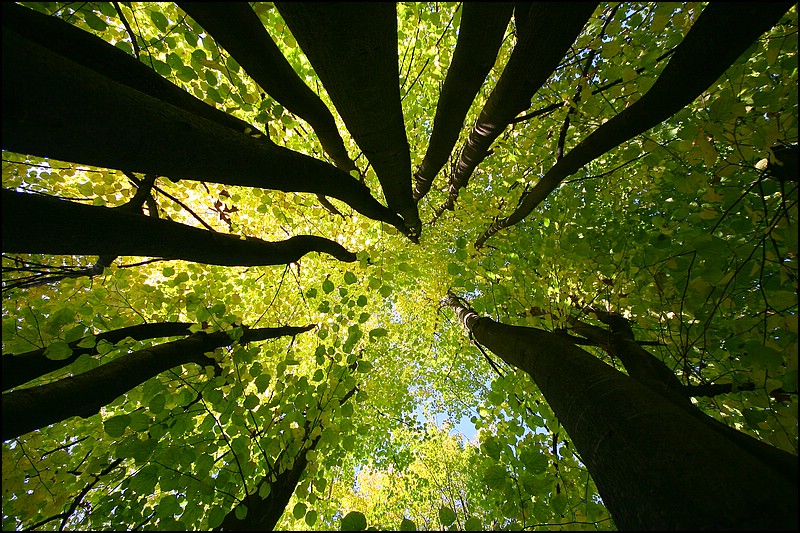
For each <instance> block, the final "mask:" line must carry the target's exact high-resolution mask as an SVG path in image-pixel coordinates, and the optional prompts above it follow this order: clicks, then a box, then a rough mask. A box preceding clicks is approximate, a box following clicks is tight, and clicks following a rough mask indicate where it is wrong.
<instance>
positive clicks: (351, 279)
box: [344, 270, 358, 285]
mask: <svg viewBox="0 0 800 533" xmlns="http://www.w3.org/2000/svg"><path fill="white" fill-rule="evenodd" d="M356 281H358V279H357V278H356V275H355V274H353V273H352V272H350V271H349V270H348V271H347V272H345V274H344V282H345V283H347V284H348V285H352V284H353V283H355V282H356Z"/></svg>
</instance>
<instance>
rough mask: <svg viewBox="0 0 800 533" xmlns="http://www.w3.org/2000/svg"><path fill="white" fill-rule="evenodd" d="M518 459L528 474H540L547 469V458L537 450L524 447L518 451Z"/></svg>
mask: <svg viewBox="0 0 800 533" xmlns="http://www.w3.org/2000/svg"><path fill="white" fill-rule="evenodd" d="M520 460H521V461H522V464H524V465H525V471H526V472H528V473H530V474H533V475H535V474H540V473H542V472H544V471H545V470H546V469H547V463H548V459H547V457H546V456H545V455H544V454H543V453H541V452H539V451H535V450H530V449H524V450H522V452H520Z"/></svg>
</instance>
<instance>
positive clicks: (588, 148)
mask: <svg viewBox="0 0 800 533" xmlns="http://www.w3.org/2000/svg"><path fill="white" fill-rule="evenodd" d="M791 6H792V3H791V2H785V3H768V2H764V3H760V4H754V3H744V4H738V3H737V4H732V3H727V2H726V3H724V4H723V3H714V2H712V3H710V4H709V5H708V6H706V8H705V9H704V10H703V12H702V13H701V14H700V17H699V18H698V19H697V22H695V23H694V25H693V26H692V27H691V29H690V30H689V33H687V34H686V37H684V39H683V41H682V42H681V44H680V45H678V47H677V49H676V50H675V53H674V54H673V55H672V57H671V58H670V61H669V63H667V66H666V67H664V70H663V71H662V72H661V75H660V76H659V77H658V79H657V80H656V82H655V83H654V84H653V86H652V87H651V88H650V90H649V91H647V93H645V94H644V96H642V97H641V98H640V99H639V100H637V101H636V102H634V103H633V104H631V105H630V106H629V107H628V108H626V109H625V110H624V111H622V112H621V113H620V114H618V115H617V116H615V117H613V118H612V119H611V120H609V121H608V122H606V123H605V124H603V125H602V126H600V127H599V128H597V130H595V131H594V132H593V133H592V134H591V135H589V136H588V137H587V138H585V139H584V140H582V141H581V142H580V143H578V145H577V146H575V148H573V149H572V150H571V151H570V152H569V153H567V155H566V156H564V157H563V158H562V159H561V160H559V161H558V162H557V163H556V164H555V165H554V166H553V167H551V168H550V170H548V171H547V173H546V174H545V175H544V176H543V177H542V178H541V179H540V180H539V182H538V183H537V184H536V185H535V186H534V187H533V189H531V190H530V191H529V192H527V193H526V194H525V195H524V196H523V197H522V200H521V203H520V205H519V207H517V209H516V210H515V211H514V212H513V213H511V215H509V216H508V217H507V218H504V219H501V220H498V221H497V222H495V223H494V224H492V225H491V226H490V227H489V228H488V229H487V230H486V232H485V233H484V234H483V235H481V237H479V238H478V240H477V241H476V243H475V246H476V247H478V248H479V247H481V246H482V245H483V244H484V243H485V242H486V240H487V239H488V238H489V237H491V236H492V235H494V234H495V233H497V232H498V231H500V230H501V229H503V228H507V227H509V226H512V225H514V224H516V223H518V222H520V221H521V220H522V219H524V218H525V217H526V216H528V215H529V214H530V213H531V211H533V210H534V209H535V208H536V207H537V206H538V205H539V204H540V203H541V202H542V201H543V200H544V199H545V198H546V197H547V195H548V194H550V192H552V191H553V190H554V189H555V188H556V187H558V185H559V184H560V183H561V182H562V181H563V180H564V179H565V178H566V177H567V176H570V175H572V174H574V173H575V172H577V171H578V170H580V168H581V167H583V166H584V165H586V164H587V163H589V162H590V161H592V160H593V159H595V158H597V157H599V156H601V155H603V154H604V153H606V152H607V151H609V150H611V149H612V148H614V147H616V146H619V145H621V144H622V143H624V142H625V141H627V140H629V139H632V138H633V137H635V136H637V135H639V134H640V133H644V132H645V131H647V130H649V129H650V128H652V127H654V126H657V125H658V124H660V123H661V122H663V121H664V120H666V119H668V118H669V117H671V116H672V115H674V114H675V113H677V112H678V111H680V110H681V109H683V108H684V107H685V106H687V105H689V104H690V103H691V102H692V101H693V100H694V99H695V98H697V97H698V96H699V95H700V94H702V92H703V91H705V90H706V89H708V87H709V86H710V85H712V84H713V83H714V82H715V81H717V79H718V78H719V77H720V76H722V74H724V73H725V71H726V70H727V69H728V67H730V66H731V65H732V64H733V63H734V62H735V61H736V60H737V59H739V57H740V56H741V55H742V54H743V53H745V51H746V50H747V49H748V48H749V47H750V45H752V44H753V42H754V41H756V39H758V38H759V37H760V36H761V34H763V33H764V32H766V31H767V30H769V29H770V28H772V26H774V25H775V24H776V23H777V22H778V21H779V20H780V19H781V17H782V16H783V14H784V13H786V11H787V10H788V9H789V8H790V7H791Z"/></svg>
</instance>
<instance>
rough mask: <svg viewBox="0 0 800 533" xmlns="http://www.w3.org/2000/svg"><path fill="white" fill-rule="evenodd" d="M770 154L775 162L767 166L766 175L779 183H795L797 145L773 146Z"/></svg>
mask: <svg viewBox="0 0 800 533" xmlns="http://www.w3.org/2000/svg"><path fill="white" fill-rule="evenodd" d="M772 154H773V155H774V156H775V162H774V163H773V162H772V161H770V162H769V164H768V165H767V175H768V176H772V177H773V178H776V179H777V180H778V181H780V182H781V183H783V182H786V181H793V182H795V183H797V160H798V154H797V145H796V144H791V145H786V146H774V147H773V148H772Z"/></svg>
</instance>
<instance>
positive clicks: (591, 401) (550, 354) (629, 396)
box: [446, 296, 798, 530]
mask: <svg viewBox="0 0 800 533" xmlns="http://www.w3.org/2000/svg"><path fill="white" fill-rule="evenodd" d="M446 303H447V304H448V305H449V306H451V307H452V308H453V309H454V310H455V311H456V313H457V314H458V316H459V318H460V319H461V321H462V323H463V324H464V325H465V327H466V328H467V329H468V330H469V331H470V332H471V333H472V335H473V336H474V338H475V340H477V341H478V342H479V343H481V344H483V345H484V346H486V347H487V348H489V350H491V351H492V352H493V353H494V354H496V355H497V356H498V357H500V358H501V359H503V360H504V361H505V362H507V363H508V364H510V365H512V366H514V367H515V368H518V369H520V370H523V371H524V372H526V373H528V374H529V375H530V376H531V378H533V380H534V382H535V383H536V385H537V386H538V387H539V389H540V390H541V392H542V394H543V395H544V397H545V399H546V400H547V402H548V404H549V405H550V407H551V408H552V409H553V412H554V413H555V414H556V416H557V417H558V419H559V422H560V423H561V425H562V426H563V427H564V428H565V429H566V431H567V433H568V434H569V436H570V438H571V440H572V441H573V443H574V445H575V448H576V449H577V450H578V452H579V454H580V456H581V460H582V461H583V463H584V464H585V465H586V466H587V468H588V469H589V472H590V473H591V474H592V477H593V479H594V481H595V483H596V484H597V488H598V491H599V493H600V496H601V497H602V498H603V502H604V503H605V505H606V506H607V508H608V509H609V511H610V512H611V515H612V517H613V518H614V521H615V523H616V524H617V526H618V527H619V528H620V529H641V530H645V529H648V530H649V529H698V530H702V529H759V530H763V529H790V530H795V529H796V528H797V525H798V520H797V496H798V494H797V485H796V484H793V483H791V482H789V481H787V480H786V479H785V477H784V476H782V475H781V474H780V473H778V472H776V471H775V470H773V469H772V468H770V467H769V466H767V465H765V464H764V463H763V462H761V461H760V460H758V459H757V458H756V457H754V456H753V455H751V454H749V453H747V452H746V451H745V450H743V449H742V448H740V447H739V446H737V445H736V444H734V443H732V442H731V441H729V440H728V439H726V438H724V437H723V436H721V435H720V434H718V433H717V432H715V431H713V430H712V429H711V428H709V427H708V426H707V425H705V424H703V423H702V422H700V421H699V420H697V419H696V418H695V417H693V416H691V415H690V414H689V413H687V412H686V411H685V410H683V409H681V408H679V407H677V406H676V405H675V404H673V403H672V402H670V401H668V400H666V399H665V398H664V397H662V396H660V395H658V394H656V393H655V392H653V391H652V390H650V389H649V388H648V387H645V386H644V385H642V384H640V383H638V382H636V381H635V380H633V379H631V378H630V377H628V376H626V375H624V374H622V373H620V372H619V371H617V370H615V369H613V368H611V367H610V366H608V365H606V364H605V363H603V362H601V361H600V360H598V359H596V358H595V357H592V356H591V354H589V353H588V352H585V351H584V350H582V349H580V348H578V347H577V346H575V345H574V344H573V343H572V342H570V341H569V340H567V339H565V338H563V337H562V336H560V335H557V334H554V333H549V332H546V331H543V330H537V329H534V328H527V327H519V326H509V325H506V324H501V323H498V322H495V321H493V320H491V319H489V318H482V317H479V316H478V315H477V314H476V313H475V312H474V311H472V310H471V309H470V308H469V307H467V306H466V305H465V304H463V303H461V302H460V301H459V300H458V299H456V298H455V297H452V296H450V297H448V299H447V300H446ZM795 474H796V471H795Z"/></svg>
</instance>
